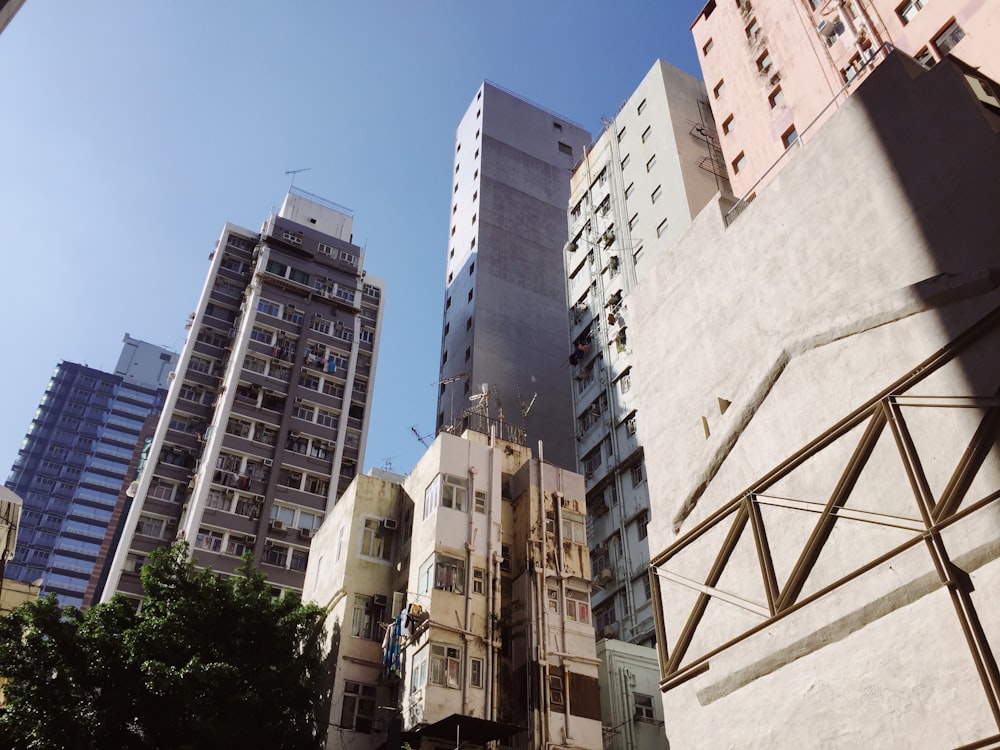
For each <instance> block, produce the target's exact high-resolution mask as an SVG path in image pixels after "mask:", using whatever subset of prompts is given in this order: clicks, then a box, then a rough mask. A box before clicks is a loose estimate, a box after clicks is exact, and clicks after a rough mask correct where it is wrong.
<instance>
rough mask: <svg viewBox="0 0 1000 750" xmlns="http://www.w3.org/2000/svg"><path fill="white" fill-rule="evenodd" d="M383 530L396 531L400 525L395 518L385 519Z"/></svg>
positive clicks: (383, 520)
mask: <svg viewBox="0 0 1000 750" xmlns="http://www.w3.org/2000/svg"><path fill="white" fill-rule="evenodd" d="M382 528H383V529H385V530H386V531H395V530H396V529H397V528H399V523H398V522H397V521H396V519H395V518H383V519H382Z"/></svg>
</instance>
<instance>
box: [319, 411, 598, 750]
mask: <svg viewBox="0 0 1000 750" xmlns="http://www.w3.org/2000/svg"><path fill="white" fill-rule="evenodd" d="M484 419H485V418H484ZM487 422H490V423H489V424H487ZM484 427H485V428H486V429H487V431H488V432H491V433H493V432H495V431H497V429H498V427H499V425H497V424H496V420H488V419H487V420H486V421H484ZM508 431H509V429H508ZM584 513H585V501H584V483H583V477H581V476H580V475H579V474H576V473H574V472H570V471H567V470H565V469H561V468H559V467H557V466H554V465H552V464H548V463H545V462H544V461H543V460H541V459H540V458H533V457H532V454H531V450H530V449H529V448H527V447H525V446H523V445H520V444H517V443H513V442H507V441H502V440H499V439H495V438H492V437H490V436H488V435H486V434H484V433H479V432H472V431H467V432H465V433H464V434H463V435H462V436H461V437H459V436H457V435H452V434H449V433H446V432H442V433H440V434H439V435H438V436H437V438H436V439H435V441H434V443H433V444H432V445H431V446H430V448H429V449H428V450H427V452H426V453H425V454H424V456H423V458H421V459H420V461H419V462H418V463H417V465H416V467H415V468H414V469H413V471H412V472H411V473H410V474H409V476H407V477H405V478H403V477H398V476H392V475H388V474H386V473H384V472H376V476H359V477H357V478H356V479H355V481H354V482H353V483H352V484H351V486H350V487H349V488H348V490H347V491H346V492H345V493H344V495H343V496H342V497H341V499H340V501H339V502H338V504H337V505H336V506H335V507H334V508H333V509H332V511H331V512H330V514H329V515H328V517H327V519H326V521H325V522H324V524H323V526H322V527H321V528H320V530H319V532H318V534H317V535H316V537H315V539H314V540H313V547H312V552H313V554H312V558H311V560H310V564H309V569H308V571H307V573H306V580H305V585H304V595H305V597H306V598H307V599H311V600H312V601H315V602H317V603H319V604H321V605H323V606H325V607H326V608H327V610H328V616H327V620H326V632H327V636H328V637H329V639H330V640H329V644H330V648H329V663H330V666H331V676H332V680H331V684H330V685H329V686H328V690H329V695H330V708H329V726H328V729H327V747H329V748H338V750H339V749H340V748H355V749H357V750H360V749H361V748H365V749H367V748H372V749H374V748H378V747H387V748H390V749H394V748H399V747H400V746H401V745H402V743H403V742H408V743H409V744H410V746H411V747H412V748H414V749H416V748H424V749H425V750H426V748H441V749H442V750H443V749H444V748H453V747H456V746H462V747H485V746H486V745H487V743H491V742H499V743H501V744H502V746H504V747H510V748H541V747H548V748H595V747H600V746H601V721H600V718H601V713H600V706H601V698H600V690H599V688H598V659H597V656H596V649H595V643H594V629H593V625H592V621H591V612H590V577H591V575H590V562H589V555H588V550H587V543H586V532H585V524H584Z"/></svg>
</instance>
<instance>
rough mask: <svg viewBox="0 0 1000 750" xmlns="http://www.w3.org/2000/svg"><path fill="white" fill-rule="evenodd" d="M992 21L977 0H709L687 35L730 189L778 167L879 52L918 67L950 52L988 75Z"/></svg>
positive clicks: (995, 14) (997, 67)
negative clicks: (894, 52) (901, 56)
mask: <svg viewBox="0 0 1000 750" xmlns="http://www.w3.org/2000/svg"><path fill="white" fill-rule="evenodd" d="M998 25H1000V8H998V7H997V4H996V3H984V2H979V0H935V1H934V2H929V0H902V2H900V1H899V0H828V1H826V2H823V1H822V0H710V2H708V3H707V4H706V5H705V7H704V8H703V9H702V11H701V13H699V15H698V17H697V19H695V21H694V23H693V25H692V27H691V32H692V34H693V36H694V41H695V46H696V47H697V50H698V55H699V61H700V63H701V68H702V73H703V76H704V79H705V83H706V86H707V87H708V89H709V91H710V92H711V93H712V95H711V105H712V110H713V112H714V115H715V121H716V122H717V123H718V124H719V128H720V136H721V146H722V151H723V153H724V154H725V160H726V164H727V165H728V167H729V169H730V172H731V177H732V182H733V188H734V190H735V193H736V195H737V196H738V197H744V196H748V194H750V193H752V192H755V191H756V189H757V188H758V187H760V186H759V185H758V182H759V181H760V180H762V178H766V179H770V176H771V175H773V174H774V173H775V172H776V171H778V170H780V169H781V168H782V166H783V164H784V162H785V159H784V158H783V157H784V154H785V153H786V152H787V151H790V150H791V149H793V148H794V147H798V146H801V145H802V143H803V142H804V141H808V140H809V138H810V136H811V133H813V132H815V131H816V129H818V128H819V127H820V126H821V125H822V123H823V122H825V121H826V120H827V119H828V118H829V117H830V116H831V115H832V114H833V112H834V111H836V109H837V108H838V107H839V106H841V105H842V104H843V102H844V101H845V100H846V98H847V97H848V96H849V95H850V94H851V93H852V92H853V91H854V90H855V89H856V88H857V86H858V84H859V83H860V82H861V81H862V80H863V79H864V77H865V76H866V75H867V74H868V72H869V71H870V70H871V69H872V68H873V67H874V66H875V65H877V64H878V63H879V62H880V61H881V60H882V59H884V57H885V55H886V53H887V51H888V50H891V49H898V50H901V51H903V52H906V53H907V54H909V55H910V56H912V57H915V58H916V59H917V60H918V61H920V62H921V63H922V64H924V65H925V66H928V67H929V66H932V65H934V64H936V63H937V62H938V61H940V60H941V59H943V58H944V57H945V56H947V55H951V54H954V55H956V56H957V57H959V58H961V59H962V60H963V61H964V62H966V63H968V64H969V65H972V66H973V67H974V68H977V69H978V70H979V71H980V72H982V73H983V74H984V75H986V76H987V77H990V78H992V79H994V80H996V79H997V78H998V77H1000V54H998V53H997V49H996V38H997V28H998ZM789 155H791V154H789ZM779 160H780V163H777V164H776V162H779Z"/></svg>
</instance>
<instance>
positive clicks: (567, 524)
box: [562, 513, 587, 544]
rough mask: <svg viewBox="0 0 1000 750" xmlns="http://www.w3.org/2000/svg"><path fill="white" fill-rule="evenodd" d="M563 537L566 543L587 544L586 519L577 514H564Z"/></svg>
mask: <svg viewBox="0 0 1000 750" xmlns="http://www.w3.org/2000/svg"><path fill="white" fill-rule="evenodd" d="M562 535H563V541H564V542H576V543H577V544H586V543H587V527H586V526H585V525H584V518H583V516H581V515H578V514H576V513H563V519H562Z"/></svg>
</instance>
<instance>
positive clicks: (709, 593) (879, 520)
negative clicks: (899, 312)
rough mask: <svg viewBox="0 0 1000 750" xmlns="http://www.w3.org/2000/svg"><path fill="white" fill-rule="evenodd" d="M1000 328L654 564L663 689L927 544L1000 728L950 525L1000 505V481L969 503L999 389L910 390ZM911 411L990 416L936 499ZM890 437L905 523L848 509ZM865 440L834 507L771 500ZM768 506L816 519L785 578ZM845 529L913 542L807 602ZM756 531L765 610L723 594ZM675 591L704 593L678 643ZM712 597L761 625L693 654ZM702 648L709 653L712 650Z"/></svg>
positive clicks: (877, 400) (993, 438)
mask: <svg viewBox="0 0 1000 750" xmlns="http://www.w3.org/2000/svg"><path fill="white" fill-rule="evenodd" d="M998 328H1000V308H997V309H994V310H993V311H992V312H990V313H989V314H988V315H987V316H985V317H984V318H982V319H981V320H979V321H978V322H977V323H975V324H974V325H972V326H971V327H970V328H968V329H967V330H966V331H965V332H963V333H962V334H960V335H959V336H957V337H956V338H954V339H953V340H952V341H951V342H950V343H949V344H947V345H946V346H944V347H943V348H941V349H940V350H938V351H937V352H935V353H934V354H933V355H931V356H930V357H928V358H927V359H926V360H925V361H924V362H922V363H920V364H919V365H918V366H917V367H915V368H914V369H913V370H911V371H910V372H908V373H906V375H904V376H903V377H902V378H900V379H899V380H897V381H896V382H894V383H892V384H891V385H890V386H889V387H888V388H886V389H885V390H883V391H882V392H881V393H879V394H878V395H876V396H875V397H873V398H872V399H870V400H869V401H868V402H866V403H865V404H862V405H861V406H860V407H858V408H857V409H855V410H854V411H853V412H852V413H850V414H849V415H847V416H846V417H845V418H844V419H842V420H841V421H840V422H838V423H837V424H835V425H834V426H833V427H831V428H830V429H828V430H827V431H826V432H824V433H823V434H822V435H820V436H819V437H817V438H816V439H814V440H813V441H811V442H810V443H808V444H807V445H805V446H804V447H802V448H801V449H800V450H798V451H797V452H796V453H794V454H793V455H792V456H790V457H789V458H787V459H786V460H785V461H783V462H782V463H781V464H779V465H778V466H776V467H775V468H774V469H772V470H771V471H770V472H768V473H767V474H765V475H764V476H763V477H761V478H760V479H758V480H757V481H756V482H754V483H753V484H752V485H751V486H750V487H748V488H747V489H746V490H745V491H744V492H742V493H741V494H740V495H739V496H737V497H735V498H733V499H732V500H730V501H729V502H728V503H726V504H725V505H723V506H722V507H720V508H719V509H718V510H716V511H715V512H713V513H711V514H710V515H709V516H708V517H707V518H706V519H705V520H703V521H702V522H700V523H699V524H697V525H696V526H695V527H694V528H693V529H691V530H690V531H689V532H688V533H687V534H685V535H683V536H682V537H681V538H679V539H678V540H677V541H675V542H674V543H673V544H671V545H670V546H669V547H667V548H666V549H665V550H663V551H662V552H661V553H659V554H658V555H656V556H655V557H654V558H653V559H652V560H651V562H650V581H651V586H652V594H653V601H654V614H655V616H656V634H657V649H658V651H659V660H660V689H661V691H663V692H666V691H668V690H670V689H672V688H674V687H676V686H678V685H680V684H681V683H683V682H685V681H687V680H689V679H691V678H693V677H695V676H697V675H699V674H701V673H703V672H705V671H707V670H708V668H709V661H710V660H711V658H712V657H713V656H715V655H717V654H720V653H721V652H722V651H725V650H727V649H729V648H732V647H733V646H734V645H736V644H737V643H739V642H740V641H742V640H744V639H745V638H747V637H749V636H751V635H753V634H754V633H757V632H759V631H761V630H763V629H765V628H767V627H768V626H770V625H772V624H773V623H775V622H776V621H778V620H779V619H782V618H784V617H787V616H788V615H790V614H792V613H793V612H795V611H798V610H800V609H802V608H803V607H806V606H808V605H810V604H811V603H813V602H815V601H817V600H818V599H820V598H821V597H823V596H825V595H827V594H829V593H830V592H831V591H833V590H835V589H837V588H839V587H841V586H843V585H845V584H847V583H848V582H850V581H852V580H854V579H856V578H858V577H859V576H861V575H863V574H865V573H867V572H869V571H871V570H873V569H875V568H876V567H878V566H880V565H882V564H884V563H887V562H888V561H891V560H892V559H893V558H895V557H897V556H898V555H900V554H902V553H903V552H905V551H907V550H909V549H911V548H913V547H915V546H917V545H920V544H923V545H924V546H925V547H926V550H927V553H928V555H929V558H930V561H931V563H932V565H933V570H934V571H936V575H937V580H938V582H939V584H940V586H941V587H943V588H945V589H946V590H947V592H948V594H949V596H950V599H951V602H952V605H953V607H954V612H955V616H956V618H957V620H958V623H959V625H960V627H961V630H962V632H963V634H964V636H965V640H966V642H967V644H968V648H969V653H970V656H971V658H972V662H973V664H974V665H975V669H976V672H977V674H978V678H979V681H980V683H981V685H982V689H983V692H984V694H985V699H986V702H987V705H988V706H989V708H990V710H991V711H992V714H993V718H994V721H995V722H996V725H997V728H998V730H1000V669H998V666H997V659H996V656H995V654H994V652H993V649H992V648H991V645H990V643H989V642H988V639H987V637H986V634H985V632H984V630H983V627H982V625H981V624H980V621H979V617H978V615H977V612H976V607H975V604H974V602H973V600H972V597H971V590H972V585H971V581H970V579H969V576H968V574H967V573H966V572H965V571H963V570H961V569H960V568H959V567H958V566H957V565H955V563H954V562H953V560H952V558H951V557H950V556H949V551H948V549H947V547H946V545H945V542H944V540H943V538H942V532H943V531H944V530H945V529H946V528H947V527H949V526H951V525H953V524H955V523H956V522H958V521H960V520H961V519H964V518H967V517H969V516H970V515H972V514H974V513H976V512H977V511H979V510H981V509H983V508H984V507H986V506H988V505H990V504H991V503H994V502H996V501H997V500H998V499H1000V487H998V486H997V485H996V484H994V485H993V486H991V487H990V490H991V491H989V492H987V493H986V494H984V495H980V496H977V497H969V496H968V494H969V490H970V487H971V486H972V485H973V481H974V479H975V478H976V475H977V472H978V471H979V470H980V468H981V467H982V466H983V464H984V462H985V461H986V459H987V457H988V455H989V453H990V451H991V450H992V449H993V448H994V447H995V445H996V443H997V439H998V436H1000V387H996V390H994V391H993V393H991V394H989V395H979V396H976V395H946V396H927V395H917V394H915V393H911V392H910V391H912V390H913V389H914V386H916V385H917V384H918V383H920V382H921V381H924V380H925V379H926V378H927V377H928V376H929V375H931V374H932V373H934V372H936V371H938V370H939V369H941V368H942V367H943V366H944V365H946V364H947V363H949V362H952V361H954V360H956V359H957V358H958V356H959V355H960V354H961V353H963V352H964V351H966V350H968V349H969V348H970V347H972V346H974V345H976V344H977V343H979V342H981V341H982V339H984V338H985V337H986V336H987V334H990V333H991V332H994V331H996V330H997V329H998ZM988 343H989V342H987V344H988ZM996 364H997V363H996V360H993V361H991V362H990V365H989V366H990V367H991V368H993V369H992V370H991V372H990V377H992V378H993V384H994V386H1000V371H998V369H997V368H996ZM958 365H959V366H960V365H961V362H958ZM912 408H920V409H927V408H930V409H946V410H951V409H966V410H969V409H972V410H977V411H978V413H979V415H980V417H981V418H980V419H979V423H978V427H977V428H976V429H975V431H974V434H973V435H972V438H971V440H969V442H968V444H967V445H966V446H965V449H964V452H963V453H962V455H961V458H960V459H959V460H958V463H957V465H956V466H954V468H953V470H952V471H951V473H950V479H949V480H948V481H947V482H946V483H945V485H944V487H943V489H940V490H939V491H938V492H937V493H936V494H935V493H934V492H933V491H932V490H931V483H930V482H929V480H928V476H927V473H926V472H925V467H924V462H925V461H926V460H928V459H929V458H931V456H928V455H926V451H925V455H924V456H921V454H920V453H919V452H918V450H917V446H916V445H915V443H914V439H913V435H912V434H911V430H910V426H909V425H908V423H907V419H906V418H905V416H904V413H903V410H904V409H912ZM908 413H909V412H908ZM855 428H858V429H855ZM887 430H888V432H889V434H891V437H892V444H893V445H894V446H895V448H896V451H897V453H898V458H899V460H900V461H901V462H902V466H903V469H904V470H905V474H906V477H907V480H908V483H909V490H910V492H911V493H912V513H902V514H901V513H900V512H899V511H898V509H894V510H895V512H880V511H881V510H882V509H880V508H876V509H874V510H864V509H858V508H852V507H848V500H849V499H850V498H851V494H852V491H853V490H854V489H855V487H856V485H857V483H858V479H859V477H860V476H861V474H862V472H863V471H864V470H865V468H866V467H867V466H868V465H869V461H870V459H871V457H872V454H873V451H874V450H875V447H876V444H877V443H878V441H879V438H880V437H881V436H882V435H883V434H884V433H886V431H887ZM859 431H860V432H861V437H860V440H858V441H857V442H856V444H854V446H853V450H852V451H851V452H850V455H849V458H848V459H847V460H846V462H845V463H843V464H842V468H841V470H840V472H839V480H838V481H837V482H836V484H835V486H834V488H833V490H832V492H831V493H830V494H829V497H828V498H827V500H826V501H825V503H819V502H815V501H810V500H803V499H796V498H789V497H781V496H779V495H778V494H777V493H774V492H769V491H770V490H773V488H775V485H777V484H778V483H779V482H780V481H781V480H782V479H784V478H786V477H789V476H790V475H791V474H792V473H793V472H795V471H796V469H798V468H800V467H802V466H803V465H804V464H805V463H806V462H807V461H808V460H809V459H810V458H813V457H814V456H816V455H818V454H819V453H820V452H821V451H823V450H824V449H825V448H827V447H829V446H831V445H833V444H834V443H836V442H837V441H843V440H853V439H855V436H856V435H857V433H858V432H859ZM883 445H884V443H883ZM876 470H877V468H876ZM868 499H869V500H870V499H871V498H868ZM767 506H773V507H778V508H783V509H788V510H792V511H798V512H801V513H811V514H814V515H816V516H817V519H816V521H815V524H814V525H813V526H812V530H811V533H810V534H809V535H808V539H807V540H806V542H805V544H804V545H803V546H801V548H798V554H797V557H796V559H795V562H794V565H793V566H792V567H791V569H790V572H789V574H788V575H787V578H786V580H784V581H781V580H779V577H778V575H777V573H776V569H775V560H774V555H773V550H774V547H773V544H774V543H775V541H778V542H780V541H781V540H780V539H778V532H780V529H777V528H772V529H770V531H771V533H772V539H770V540H769V537H768V532H769V529H768V527H767V525H766V524H765V521H764V518H763V515H762V507H767ZM844 521H847V522H848V523H850V522H860V523H865V524H875V525H877V526H880V527H884V528H889V529H895V530H897V531H899V532H902V533H905V534H906V538H905V540H904V541H903V542H902V543H900V544H897V545H896V546H894V547H892V548H890V549H888V550H887V551H883V550H879V552H881V554H877V555H876V556H874V557H872V558H871V559H869V560H868V561H867V562H865V563H864V564H862V565H860V566H858V567H856V568H855V569H853V570H851V571H850V572H847V573H846V574H845V575H842V576H840V577H838V578H836V579H835V580H832V581H821V582H820V583H819V584H817V582H816V581H813V582H812V585H813V589H814V590H812V591H810V592H809V593H807V594H804V589H805V588H806V584H807V583H808V582H810V575H811V574H812V573H813V572H814V569H815V566H816V563H817V560H818V559H819V556H820V553H821V552H822V551H823V549H824V546H825V545H826V544H827V542H828V541H829V539H830V536H831V533H832V531H833V529H834V527H835V525H836V524H838V523H843V522H844ZM726 525H728V529H727V528H726ZM748 527H749V533H750V535H751V536H752V539H753V544H754V547H755V550H756V556H757V562H758V565H759V574H760V576H761V580H762V582H763V590H764V598H765V599H766V602H765V603H764V604H763V605H762V604H761V603H760V602H754V601H750V600H748V599H746V598H743V597H740V596H737V595H735V594H733V593H732V592H730V591H724V590H722V588H720V587H719V585H718V584H719V582H720V579H721V578H722V576H723V574H724V572H725V571H726V567H727V564H729V563H730V561H731V559H732V557H733V552H734V550H735V549H736V547H737V544H738V542H739V541H740V539H741V538H743V535H744V532H745V531H746V530H747V528H748ZM713 530H715V532H716V533H717V534H718V533H721V532H722V531H723V530H725V535H724V539H723V541H722V542H721V545H719V546H718V547H717V548H714V547H710V548H709V549H715V550H716V551H715V553H714V559H713V560H712V564H711V566H710V567H709V569H708V573H707V575H705V576H704V577H699V578H697V579H693V578H691V577H690V575H682V574H681V573H679V572H678V568H680V567H682V566H681V565H680V564H679V561H680V559H681V558H680V557H679V556H680V555H682V553H684V551H685V550H688V549H689V548H691V546H692V545H693V544H695V543H696V542H698V541H699V540H703V539H704V538H705V535H706V534H708V533H710V532H712V531H713ZM675 561H677V562H678V564H677V565H674V563H675ZM664 583H667V584H669V585H680V586H683V587H686V588H687V589H689V590H693V591H695V592H697V596H696V599H695V603H694V606H693V607H692V608H691V610H690V612H689V614H688V616H687V618H686V620H684V625H683V627H682V628H681V630H680V632H679V633H676V634H675V635H674V637H673V638H672V639H671V640H669V641H668V633H667V632H666V625H665V612H666V610H665V609H664V596H663V590H662V589H663V585H664ZM817 585H818V588H817ZM713 600H718V601H721V602H725V603H727V604H729V605H734V606H736V607H739V608H740V609H742V610H744V611H747V612H751V613H753V614H754V615H756V616H757V617H759V618H760V622H759V624H757V625H755V626H753V627H751V628H749V629H746V630H745V631H744V632H741V633H739V634H738V635H736V636H735V637H732V638H730V639H729V640H727V641H725V642H722V643H715V644H711V645H709V646H708V648H707V650H705V651H704V652H703V653H694V654H691V655H690V656H689V651H690V649H691V647H692V642H693V640H694V636H695V634H696V632H697V630H698V628H699V625H701V624H702V621H703V618H704V616H705V612H706V609H707V608H708V606H709V603H710V602H712V601H713ZM684 611H686V610H684ZM681 615H683V611H682V612H681ZM682 619H683V617H682ZM702 647H703V648H705V647H704V645H703V646H702ZM985 747H1000V733H998V734H996V735H994V736H991V737H988V738H984V739H982V740H980V741H977V742H975V743H973V744H971V745H966V746H964V749H965V750H972V748H985Z"/></svg>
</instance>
